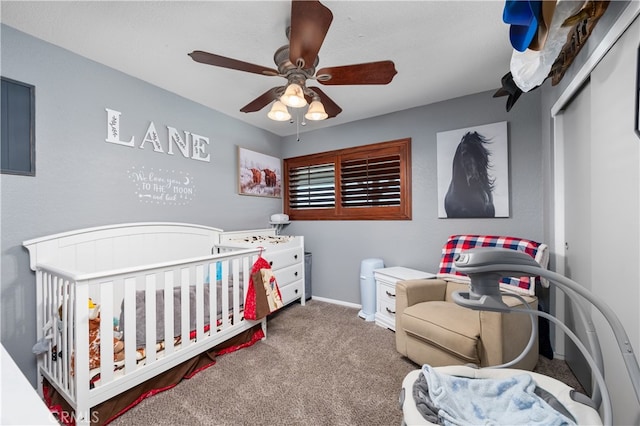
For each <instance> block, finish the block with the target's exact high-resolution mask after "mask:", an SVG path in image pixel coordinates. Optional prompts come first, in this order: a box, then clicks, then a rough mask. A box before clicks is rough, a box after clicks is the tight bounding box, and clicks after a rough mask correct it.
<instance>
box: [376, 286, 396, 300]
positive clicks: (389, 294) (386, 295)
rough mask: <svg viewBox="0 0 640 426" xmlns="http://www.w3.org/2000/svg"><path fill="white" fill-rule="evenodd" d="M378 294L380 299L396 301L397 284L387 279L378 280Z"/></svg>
mask: <svg viewBox="0 0 640 426" xmlns="http://www.w3.org/2000/svg"><path fill="white" fill-rule="evenodd" d="M376 286H377V289H376V290H377V295H378V298H380V300H386V301H388V302H393V303H395V300H396V286H395V285H394V284H392V283H387V282H385V281H376Z"/></svg>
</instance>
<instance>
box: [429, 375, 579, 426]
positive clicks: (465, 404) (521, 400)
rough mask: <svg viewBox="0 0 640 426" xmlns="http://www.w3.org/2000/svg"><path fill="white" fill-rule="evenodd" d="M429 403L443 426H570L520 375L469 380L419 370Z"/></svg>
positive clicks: (534, 385) (533, 384)
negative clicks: (502, 425) (477, 425)
mask: <svg viewBox="0 0 640 426" xmlns="http://www.w3.org/2000/svg"><path fill="white" fill-rule="evenodd" d="M422 374H423V375H424V377H425V379H426V381H427V383H428V389H429V396H430V397H431V403H432V404H433V405H434V406H435V407H437V408H438V416H439V417H440V420H441V421H442V424H445V425H466V424H482V425H498V424H510V425H517V424H523V425H524V424H526V425H548V426H553V425H557V426H560V425H574V424H575V423H574V422H573V421H572V420H571V419H569V418H567V417H566V416H564V415H562V414H561V413H559V412H558V411H556V410H554V409H553V408H552V407H551V406H549V404H547V403H546V402H545V401H544V400H543V399H542V398H540V397H539V396H538V395H536V394H535V388H536V383H535V382H534V380H533V378H532V377H531V375H529V374H526V373H523V374H519V375H516V376H513V377H509V378H506V379H471V378H467V377H458V376H452V375H448V374H441V373H438V372H437V371H436V370H435V369H433V368H432V367H431V366H429V365H428V364H425V365H424V366H423V367H422Z"/></svg>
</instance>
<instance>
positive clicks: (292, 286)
mask: <svg viewBox="0 0 640 426" xmlns="http://www.w3.org/2000/svg"><path fill="white" fill-rule="evenodd" d="M303 284H304V283H303V281H302V280H300V281H296V282H293V283H289V284H287V285H285V286H280V285H279V286H278V288H279V289H280V295H281V296H282V303H284V304H285V305H287V304H289V303H291V302H293V301H294V300H296V299H299V298H300V297H302V288H303V287H302V286H303Z"/></svg>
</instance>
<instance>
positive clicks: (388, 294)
mask: <svg viewBox="0 0 640 426" xmlns="http://www.w3.org/2000/svg"><path fill="white" fill-rule="evenodd" d="M385 293H387V296H389V297H396V295H395V294H393V293H389V290H386V291H385Z"/></svg>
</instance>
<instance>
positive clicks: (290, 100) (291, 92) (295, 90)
mask: <svg viewBox="0 0 640 426" xmlns="http://www.w3.org/2000/svg"><path fill="white" fill-rule="evenodd" d="M280 101H281V102H282V103H283V104H285V105H286V106H290V107H292V108H301V107H303V106H305V105H307V100H306V99H305V98H304V91H303V90H302V87H300V85H299V84H297V83H291V84H290V85H288V86H287V89H286V90H285V91H284V94H283V95H282V96H281V97H280Z"/></svg>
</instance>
